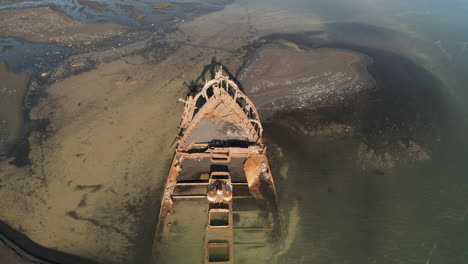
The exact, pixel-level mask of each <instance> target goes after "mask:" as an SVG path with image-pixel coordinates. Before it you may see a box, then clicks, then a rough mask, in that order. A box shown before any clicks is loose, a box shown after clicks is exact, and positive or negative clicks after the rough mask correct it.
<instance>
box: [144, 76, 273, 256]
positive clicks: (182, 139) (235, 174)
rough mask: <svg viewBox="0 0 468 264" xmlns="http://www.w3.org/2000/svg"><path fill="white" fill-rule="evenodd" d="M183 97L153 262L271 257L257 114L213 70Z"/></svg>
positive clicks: (269, 180)
mask: <svg viewBox="0 0 468 264" xmlns="http://www.w3.org/2000/svg"><path fill="white" fill-rule="evenodd" d="M181 101H183V102H184V103H185V108H184V112H183V115H182V121H181V124H180V131H179V134H178V137H177V141H176V143H177V145H176V150H175V155H174V158H173V161H172V164H171V167H170V170H169V175H168V178H167V182H166V185H165V188H164V193H163V198H162V202H161V209H160V214H159V220H158V224H157V230H156V238H155V247H154V252H153V255H154V257H155V258H156V259H157V263H270V262H271V261H272V260H273V258H274V257H275V254H274V253H275V252H277V250H278V247H280V245H281V243H279V241H281V237H282V231H281V222H280V217H279V213H278V205H277V198H276V190H275V185H274V181H273V177H272V174H271V170H270V166H269V164H268V159H267V156H266V147H265V145H264V143H263V141H262V132H263V127H262V124H261V122H260V119H259V115H258V112H257V110H256V108H255V106H254V105H253V103H252V102H251V101H250V100H249V98H248V97H247V96H246V95H245V94H244V93H243V92H242V91H241V89H239V87H238V86H237V85H236V83H235V82H234V81H233V80H231V79H229V77H228V76H226V75H224V74H223V70H222V68H220V69H219V70H218V71H217V73H216V75H215V77H214V79H212V80H210V81H207V82H206V83H205V85H204V87H203V88H202V89H201V91H200V92H199V93H197V94H196V95H194V96H188V97H187V99H186V100H182V99H181Z"/></svg>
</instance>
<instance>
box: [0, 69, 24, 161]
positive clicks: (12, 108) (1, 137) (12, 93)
mask: <svg viewBox="0 0 468 264" xmlns="http://www.w3.org/2000/svg"><path fill="white" fill-rule="evenodd" d="M30 76H31V74H30V73H19V74H18V73H14V72H13V71H12V70H11V69H10V68H9V67H8V65H7V64H6V63H5V62H3V61H0V80H1V82H0V156H2V155H5V154H7V152H8V151H9V149H10V146H11V145H13V144H14V143H15V141H16V140H17V139H18V137H19V136H21V134H22V126H23V109H22V106H23V98H24V94H25V93H26V90H27V87H28V83H29V79H30Z"/></svg>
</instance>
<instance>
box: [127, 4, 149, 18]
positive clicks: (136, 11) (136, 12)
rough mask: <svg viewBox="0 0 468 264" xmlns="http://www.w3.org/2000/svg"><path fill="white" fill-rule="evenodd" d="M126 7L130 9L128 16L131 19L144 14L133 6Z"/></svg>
mask: <svg viewBox="0 0 468 264" xmlns="http://www.w3.org/2000/svg"><path fill="white" fill-rule="evenodd" d="M128 8H130V10H131V13H130V16H131V17H132V18H133V19H136V20H140V19H142V18H144V17H145V16H146V15H145V14H143V13H142V12H140V11H138V10H137V9H136V8H134V7H133V6H129V7H128Z"/></svg>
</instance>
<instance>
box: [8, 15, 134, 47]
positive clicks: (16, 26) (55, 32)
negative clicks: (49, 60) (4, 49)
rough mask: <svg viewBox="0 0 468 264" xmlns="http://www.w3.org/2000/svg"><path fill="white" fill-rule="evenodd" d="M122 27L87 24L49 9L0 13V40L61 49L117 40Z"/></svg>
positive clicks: (109, 24) (123, 29)
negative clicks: (14, 39) (8, 39)
mask: <svg viewBox="0 0 468 264" xmlns="http://www.w3.org/2000/svg"><path fill="white" fill-rule="evenodd" d="M124 31H125V27H124V26H121V25H117V24H112V23H105V24H86V23H83V22H81V21H78V20H74V19H72V18H70V17H69V16H67V15H66V14H64V13H61V12H58V11H55V10H53V9H51V8H50V7H37V8H23V9H11V10H10V9H9V10H0V36H3V37H16V38H21V39H25V40H27V41H32V42H47V43H57V44H62V45H80V44H93V43H97V42H99V41H102V40H105V39H110V38H112V37H115V36H118V35H120V34H122V33H123V32H124Z"/></svg>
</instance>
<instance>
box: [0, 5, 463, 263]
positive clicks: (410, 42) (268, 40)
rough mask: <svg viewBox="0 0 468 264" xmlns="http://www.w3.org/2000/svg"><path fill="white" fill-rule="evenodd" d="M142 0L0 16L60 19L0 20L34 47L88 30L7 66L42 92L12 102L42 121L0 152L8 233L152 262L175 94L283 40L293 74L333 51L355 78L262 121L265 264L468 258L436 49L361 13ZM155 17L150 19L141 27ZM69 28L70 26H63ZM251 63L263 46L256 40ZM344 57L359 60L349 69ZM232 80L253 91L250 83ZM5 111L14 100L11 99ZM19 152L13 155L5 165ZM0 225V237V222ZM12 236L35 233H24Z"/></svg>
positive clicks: (101, 257)
mask: <svg viewBox="0 0 468 264" xmlns="http://www.w3.org/2000/svg"><path fill="white" fill-rule="evenodd" d="M20 2H21V1H20ZM86 2H93V1H86ZM133 2H135V3H133ZM82 3H83V5H87V6H88V7H87V8H89V9H93V11H89V13H90V14H91V13H92V12H102V13H103V17H107V16H105V15H104V14H107V13H105V12H107V11H106V10H97V11H96V8H94V7H93V6H90V5H89V3H85V2H82ZM141 3H143V4H144V6H145V7H146V6H149V7H151V6H150V5H149V4H148V3H146V2H143V1H132V3H131V4H130V6H133V7H134V8H135V10H139V12H141V13H142V14H145V17H142V16H141V14H138V13H135V12H133V17H134V18H135V19H136V20H138V21H140V22H138V21H136V20H132V19H131V17H132V15H131V10H129V9H128V8H127V9H125V10H128V13H126V14H127V16H128V17H129V20H127V18H125V19H120V20H119V19H116V18H114V17H111V16H109V17H111V18H110V19H109V21H101V23H100V24H99V23H97V22H96V20H94V18H92V17H91V16H90V17H89V18H88V19H90V20H89V21H87V22H83V21H81V20H78V19H77V18H73V17H72V18H70V17H69V16H68V17H67V16H66V15H64V14H63V12H65V11H66V10H68V9H65V11H63V10H62V11H56V10H54V9H51V8H49V7H35V8H25V9H14V10H10V9H6V10H1V11H0V12H20V13H23V14H29V15H28V16H29V17H34V18H35V19H34V20H32V22H27V23H29V24H27V25H32V24H38V25H41V23H46V22H47V21H41V22H40V23H35V22H38V21H39V20H40V18H39V14H37V13H35V11H34V10H37V9H44V10H45V11H46V12H49V13H50V15H51V17H52V18H54V17H58V18H60V19H61V20H60V21H62V22H65V23H57V24H54V25H52V26H51V27H50V30H52V31H51V32H52V33H53V34H52V33H51V34H49V32H48V31H47V30H46V29H47V27H44V28H41V27H38V28H37V30H35V31H34V32H33V31H27V30H24V31H18V29H21V27H17V28H8V27H5V25H8V23H9V22H7V21H3V22H1V23H0V27H3V31H1V32H2V33H1V37H7V36H10V37H16V38H17V40H18V41H23V42H25V43H29V42H40V43H42V44H46V45H70V44H71V45H72V46H73V45H75V44H76V45H77V46H79V45H78V44H80V45H82V44H83V45H86V44H85V43H86V41H88V40H89V39H90V40H92V41H95V42H94V43H93V44H92V45H91V46H93V48H91V49H84V50H79V49H77V50H75V51H77V52H71V53H64V54H65V55H63V56H64V57H61V58H62V59H61V60H57V62H56V63H49V64H47V67H43V66H41V67H39V66H38V67H37V68H36V65H35V64H33V65H29V68H28V67H26V68H24V70H23V71H22V72H26V69H28V70H30V71H31V74H32V82H30V83H29V91H31V90H32V89H33V88H34V90H35V91H40V93H39V92H38V93H33V94H31V96H28V98H31V100H29V99H28V100H26V101H25V103H28V102H31V104H29V103H28V104H27V105H26V106H27V107H26V108H25V112H23V113H25V114H26V115H27V117H28V119H30V120H31V121H34V120H35V121H40V120H47V122H43V123H42V124H44V125H43V126H42V127H41V129H31V130H29V131H27V135H28V136H27V138H26V143H27V145H28V147H27V148H26V151H24V152H21V155H20V157H19V156H16V157H15V156H9V157H6V158H3V159H2V160H1V161H0V197H1V199H0V220H1V221H2V224H4V225H5V226H8V228H11V229H13V230H16V232H17V233H14V232H9V233H8V234H10V239H11V240H12V241H17V242H18V244H20V245H23V246H24V247H29V248H35V249H38V250H36V251H34V252H35V253H36V254H38V255H41V254H43V256H42V257H46V258H49V259H50V260H62V261H63V262H65V263H67V261H68V263H72V262H71V261H69V260H71V259H74V260H76V259H78V260H76V261H78V262H77V263H86V262H89V263H93V262H98V263H150V262H151V260H150V259H151V254H152V247H153V244H152V243H153V241H154V231H155V230H154V229H155V227H156V223H157V215H158V210H159V204H160V199H161V195H162V193H161V190H162V187H163V186H162V185H163V184H164V182H165V177H166V176H167V172H168V167H169V162H170V159H171V158H172V155H173V149H171V145H172V143H173V140H174V137H175V135H176V134H177V126H178V124H179V122H180V116H181V114H182V110H183V105H182V104H178V103H177V100H178V99H179V98H184V97H185V96H186V95H187V94H188V93H189V92H191V91H193V90H196V89H197V88H199V87H200V86H201V85H202V84H203V82H204V81H205V80H206V79H209V78H211V77H212V76H211V74H212V73H213V71H214V69H215V68H216V67H218V66H220V65H222V66H223V68H224V69H225V71H226V72H227V73H228V74H230V75H231V76H232V78H239V79H241V81H242V79H243V78H240V76H242V74H241V72H245V71H246V70H248V69H249V67H251V66H252V65H254V64H252V63H249V61H252V59H253V58H256V56H257V57H258V54H257V53H261V52H262V50H264V49H265V48H268V47H271V45H273V46H275V45H280V46H285V45H286V46H287V47H288V49H293V50H294V52H292V53H293V54H294V56H300V55H297V54H296V53H297V52H304V51H308V52H310V53H311V55H310V58H309V60H307V61H306V62H307V63H310V64H305V65H299V66H300V67H298V68H301V67H309V68H308V69H307V70H309V71H312V72H314V71H320V70H323V68H321V67H322V66H323V67H325V66H327V65H328V66H329V68H330V69H329V70H328V71H330V72H332V71H333V69H336V67H338V66H339V65H338V66H337V64H340V63H341V64H340V65H341V66H342V68H340V69H341V70H340V72H344V73H349V75H348V76H350V78H351V82H352V81H353V80H356V79H355V77H356V76H357V75H359V74H360V75H359V76H365V77H363V79H365V80H366V83H367V84H368V85H367V86H368V87H366V89H362V90H359V91H356V92H353V93H349V94H346V96H344V97H343V99H342V100H330V101H327V102H324V103H323V104H318V107H316V106H317V105H316V104H315V103H314V104H312V103H311V101H310V100H306V101H307V103H309V104H310V105H309V106H311V107H304V108H295V107H292V108H288V109H275V112H274V113H273V112H272V111H270V114H271V116H269V118H268V119H269V120H265V121H267V122H266V123H265V137H266V141H267V144H268V146H269V152H270V156H271V161H270V163H272V169H273V170H274V171H273V177H275V179H278V180H276V183H277V184H278V191H279V202H280V206H281V208H282V209H281V210H282V216H283V219H284V222H285V229H286V230H287V234H286V239H285V240H286V241H285V247H284V250H282V251H281V252H278V255H280V256H279V260H280V262H279V263H310V262H340V263H373V262H376V263H393V262H392V261H393V259H399V260H401V261H403V262H405V263H421V260H424V261H425V260H426V259H427V256H428V252H429V251H430V250H431V249H432V248H434V245H435V244H436V245H437V247H436V248H437V249H436V250H434V253H433V255H432V260H431V263H432V264H434V263H444V264H446V263H463V262H460V261H463V260H466V257H467V256H466V253H463V252H464V251H463V246H462V245H466V243H464V242H467V241H468V240H467V239H468V236H466V235H465V233H463V230H462V229H460V228H461V227H463V224H464V223H466V210H467V209H466V203H465V201H463V199H459V197H462V196H463V194H464V193H466V191H467V190H468V189H467V188H468V185H467V182H466V179H465V178H463V177H462V176H461V175H463V173H461V172H466V171H467V168H466V163H464V161H463V158H462V157H464V154H466V153H465V149H466V148H464V147H466V146H468V144H466V140H462V139H463V137H462V135H463V133H462V132H463V131H466V125H465V124H464V123H463V122H462V121H461V120H460V119H459V118H458V117H457V116H458V115H457V114H454V113H453V112H451V111H454V110H453V109H452V106H453V105H451V104H449V103H448V102H452V101H449V99H450V97H449V94H450V93H449V92H447V90H452V91H456V88H455V87H454V86H450V85H448V84H450V83H453V82H452V81H447V79H448V80H451V78H450V76H448V75H444V74H443V73H441V72H440V71H439V70H438V69H440V68H442V67H441V65H442V63H440V61H439V58H440V57H443V56H444V55H443V54H442V55H441V53H440V52H437V49H438V48H437V47H436V46H434V45H431V44H430V43H428V42H426V41H425V40H423V39H420V38H416V37H414V35H408V34H407V32H404V33H401V32H398V31H396V30H395V27H394V24H390V23H389V27H393V29H392V30H388V29H386V28H381V27H374V26H370V25H365V24H364V22H362V23H345V22H343V23H336V20H337V18H336V17H334V18H330V17H329V16H326V15H324V14H322V13H318V12H305V11H304V10H297V9H294V8H285V7H284V6H281V5H279V4H274V5H265V4H264V3H261V2H256V1H253V2H251V1H236V2H234V3H228V2H226V3H225V4H219V5H218V4H216V5H215V7H213V6H211V7H209V8H208V7H207V8H206V10H210V11H209V12H206V13H203V12H202V13H197V12H195V14H196V15H193V13H192V15H191V16H188V17H189V18H190V19H187V17H183V16H179V13H180V12H182V11H181V10H182V9H183V10H192V9H193V7H198V8H201V7H199V5H198V3H195V4H191V5H190V8H189V7H187V6H186V5H178V4H172V3H171V4H164V3H162V2H158V4H156V5H159V6H158V7H156V8H153V7H151V9H145V8H142V6H141V5H140V4H141ZM151 3H152V4H153V5H154V4H155V3H156V2H151ZM167 3H170V2H167ZM2 4H3V3H2ZM99 4H101V5H104V6H108V7H109V8H112V7H113V6H112V5H111V4H109V3H107V2H106V1H104V2H102V3H99ZM127 4H129V3H127ZM174 8H175V9H176V10H173V9H174ZM177 8H179V9H180V10H177ZM201 9H203V8H201ZM83 10H88V9H86V8H83ZM160 12H165V13H162V14H160ZM170 12H174V15H170ZM186 12H189V11H186ZM116 13H117V12H116ZM167 13H169V16H170V18H168V17H167V16H168V15H167ZM67 14H68V13H67ZM118 14H120V13H118ZM159 15H161V16H164V19H161V20H154V21H157V23H156V22H154V21H153V20H152V19H154V17H155V16H159ZM21 16H22V15H21V14H19V15H18V16H15V17H21ZM0 17H1V18H0V19H2V18H3V16H0ZM15 17H13V20H12V21H13V22H14V21H15V19H14V18H15ZM77 17H80V16H77ZM26 21H27V20H26ZM90 21H93V22H92V24H89V23H90ZM116 21H121V23H120V24H119V23H116ZM161 21H165V22H164V23H163V22H161ZM167 21H170V24H169V25H167V24H165V23H166V22H167ZM102 22H104V23H102ZM152 22H154V24H155V25H156V26H150V25H151V24H152ZM15 23H16V22H15ZM22 23H23V22H22ZM24 23H26V22H24ZM96 23H97V24H96ZM106 23H113V24H115V26H112V27H111V28H110V29H111V30H110V31H109V32H110V33H112V34H114V33H115V35H112V34H111V35H108V37H107V36H106V35H105V36H101V34H100V33H101V31H99V30H104V31H107V29H108V28H107V26H105V25H107V24H106ZM133 23H136V24H133ZM138 23H147V24H145V25H146V26H144V27H140V29H142V28H144V29H145V30H147V31H145V32H144V33H145V34H141V32H140V33H137V34H136V35H138V37H135V38H133V37H128V36H127V35H126V33H125V34H124V35H121V34H122V32H127V30H129V31H130V32H134V31H135V29H134V28H132V25H141V24H138ZM158 23H160V24H158ZM24 25H26V24H24ZM32 27H33V28H34V25H32ZM137 28H138V27H137ZM155 28H158V30H156V29H155ZM75 29H80V30H78V32H82V34H81V33H80V35H74V32H75V31H74V30H75ZM81 29H83V30H82V31H81ZM87 29H92V30H91V31H92V32H91V31H89V30H87ZM160 29H164V30H163V31H160ZM15 30H16V31H15ZM28 30H29V29H28ZM94 30H97V31H94ZM24 32H27V33H24ZM137 32H138V30H137ZM63 33H64V35H63ZM24 34H26V35H24ZM143 35H145V36H147V37H141V36H143ZM93 36H96V37H93ZM88 37H89V38H88ZM415 43H416V44H418V45H416V44H415ZM119 44H120V45H119ZM419 44H421V45H419ZM300 50H302V51H300ZM2 52H5V51H2ZM314 52H316V53H314ZM67 54H68V55H67ZM256 54H257V55H256ZM356 54H359V55H356ZM307 56H309V55H307ZM9 58H13V57H11V56H10V57H9ZM267 59H270V60H271V61H273V62H275V60H278V59H279V58H277V57H275V52H272V53H271V54H269V55H268V57H267ZM10 60H12V59H10ZM359 60H361V63H359V70H356V68H353V67H351V66H352V64H353V63H352V62H357V61H359ZM281 63H283V62H281ZM266 64H269V63H266ZM249 65H250V66H249ZM273 65H274V66H276V67H279V66H281V64H273ZM314 67H316V68H314ZM5 69H6V68H5ZM38 69H40V71H38ZM242 69H244V70H242ZM285 70H286V69H285ZM3 72H4V73H5V74H7V72H8V71H6V70H4V71H3ZM248 73H249V74H250V71H248ZM292 73H294V74H297V75H300V74H301V73H302V72H297V71H292ZM2 74H3V73H2ZM8 74H12V75H15V76H16V75H19V76H22V77H24V76H26V75H27V73H14V74H13V73H8ZM42 74H44V76H41V75H42ZM294 74H287V75H284V76H282V75H279V77H278V78H277V79H275V80H274V82H275V83H279V82H284V81H285V80H286V79H287V78H289V77H291V76H296V77H297V75H294ZM332 74H333V72H332ZM441 75H442V77H444V78H441V77H440V76H441ZM264 77H265V79H266V80H270V79H271V78H270V77H271V76H267V75H265V76H264ZM299 77H301V76H299ZM24 78H25V77H24ZM23 80H24V79H23ZM244 80H245V79H244ZM254 81H259V80H255V79H254ZM240 83H241V84H242V86H243V88H244V89H245V91H247V92H252V96H253V97H255V94H254V93H253V92H254V87H253V85H251V83H249V82H246V83H242V82H240ZM348 84H349V83H346V82H345V83H344V84H343V85H342V87H340V86H339V85H338V86H336V87H334V88H330V87H331V86H329V96H331V97H333V95H334V92H341V91H346V88H349V87H348ZM308 85H309V84H308ZM308 85H307V86H308ZM16 87H17V86H16V85H15V88H16ZM281 87H282V86H281ZM281 87H278V89H280V88H281ZM18 88H19V86H18ZM282 93H283V94H284V93H286V91H282ZM266 95H267V96H262V95H260V94H259V95H258V97H257V99H258V100H259V102H258V104H259V105H262V101H269V103H271V102H272V101H275V100H276V99H275V98H280V97H281V94H280V95H279V96H277V97H274V96H272V95H269V94H268V93H267V94H266ZM32 99H34V100H32ZM312 102H315V101H313V100H312ZM293 105H294V104H293ZM24 106H25V105H22V106H21V107H24ZM264 106H267V104H265V105H264ZM449 106H450V107H449ZM454 108H455V107H454ZM9 109H15V111H18V110H17V109H18V106H16V105H15V106H14V107H13V106H12V107H11V108H9ZM281 110H283V111H281ZM2 111H3V110H2ZM10 111H11V110H8V111H5V112H2V113H12V112H10ZM0 114H1V113H0ZM13 117H14V115H10V114H8V118H13ZM28 127H29V126H28ZM454 127H456V128H458V130H457V131H459V132H458V133H453V131H454V130H455V129H454ZM457 145H458V147H457V148H455V146H457ZM454 149H456V151H453V150H454ZM18 158H22V159H27V160H28V165H26V166H23V167H18V166H15V165H14V164H10V163H12V161H14V160H16V159H18ZM447 164H450V166H448V165H447ZM441 175H448V176H446V177H445V176H444V177H442V176H441ZM428 201H430V202H428ZM431 204H432V205H433V206H432V205H431ZM345 219H346V221H345ZM428 219H429V220H428ZM0 227H1V228H0V232H2V233H5V231H4V230H6V229H7V228H6V227H4V226H3V225H2V226H0ZM429 230H432V232H429ZM20 235H24V236H26V237H27V238H28V239H30V240H31V241H32V242H33V243H24V240H21V239H19V238H20ZM22 241H23V242H22ZM400 245H404V247H403V246H400ZM453 245H455V246H453ZM48 250H53V252H51V251H48ZM41 252H42V253H41ZM59 253H65V254H66V255H60V254H59ZM464 254H465V255H464ZM453 255H455V257H452V256H453ZM0 256H2V255H0ZM447 259H448V261H447ZM79 261H81V262H79ZM252 261H255V263H259V261H260V260H256V259H255V258H254V257H253V258H252Z"/></svg>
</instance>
